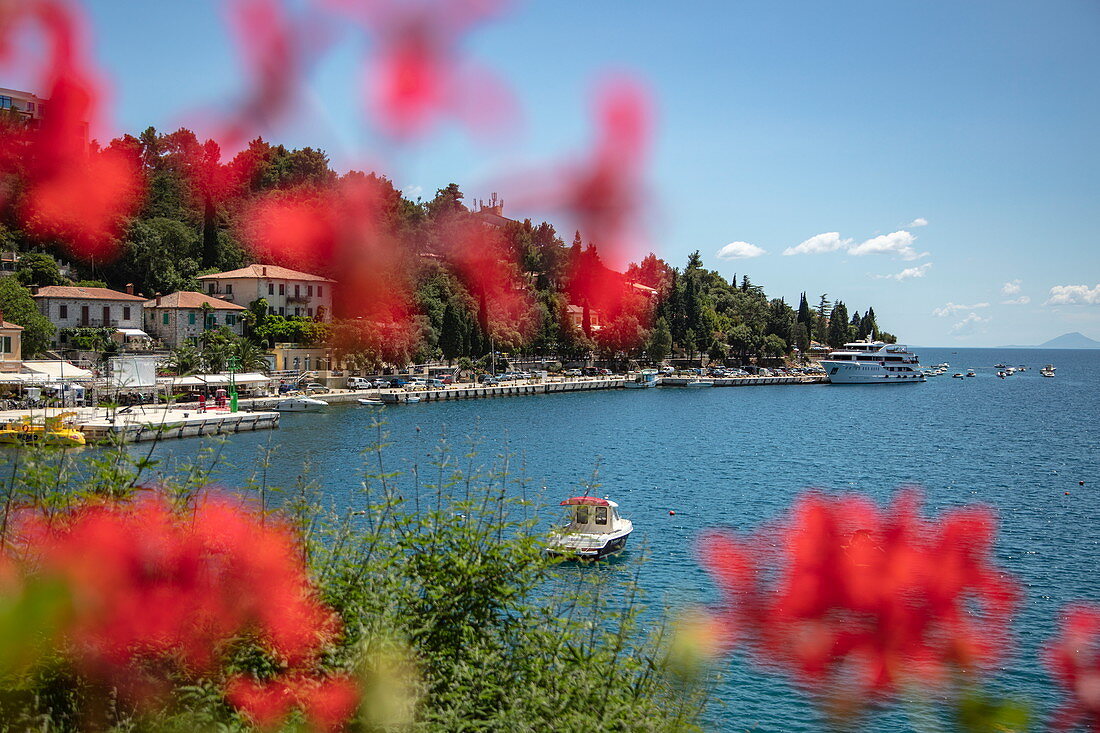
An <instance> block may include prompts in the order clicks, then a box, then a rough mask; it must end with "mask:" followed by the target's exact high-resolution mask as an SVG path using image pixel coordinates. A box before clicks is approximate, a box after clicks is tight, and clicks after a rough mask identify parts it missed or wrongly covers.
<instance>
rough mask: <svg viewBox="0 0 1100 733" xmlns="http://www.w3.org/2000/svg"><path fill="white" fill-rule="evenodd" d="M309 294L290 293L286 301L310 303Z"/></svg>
mask: <svg viewBox="0 0 1100 733" xmlns="http://www.w3.org/2000/svg"><path fill="white" fill-rule="evenodd" d="M310 300H311V299H310V297H309V296H308V295H288V296H286V302H288V303H308V302H309V301H310Z"/></svg>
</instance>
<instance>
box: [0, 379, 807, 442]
mask: <svg viewBox="0 0 1100 733" xmlns="http://www.w3.org/2000/svg"><path fill="white" fill-rule="evenodd" d="M627 381H629V379H628V378H627V377H624V376H621V375H613V376H605V377H578V378H549V379H529V380H515V381H511V382H504V383H501V384H494V385H482V384H454V385H446V386H443V387H433V388H385V389H367V390H362V389H360V390H340V391H332V392H326V393H323V394H320V395H318V397H320V398H321V399H322V400H323V401H324V402H327V403H329V404H341V403H357V402H358V401H359V400H360V399H373V400H378V401H380V402H381V403H382V404H390V405H397V404H405V403H408V402H410V401H413V402H438V401H443V400H468V399H486V398H492V397H514V396H522V395H540V394H564V393H569V392H589V391H595V390H609V389H623V388H624V386H625V385H626V382H627ZM708 381H709V382H711V383H712V385H713V386H714V387H751V386H765V385H804V384H822V383H824V382H826V381H827V380H826V379H825V378H824V377H808V376H784V377H751V376H750V377H734V378H714V379H708ZM691 382H692V379H691V378H685V377H663V378H661V379H658V380H657V384H658V386H663V387H669V388H674V387H687V386H690V383H691ZM285 399H286V397H285V396H277V397H274V396H273V397H254V398H245V399H241V400H240V401H239V404H238V410H237V411H236V412H229V411H227V410H224V409H204V408H203V407H202V406H200V404H199V403H197V402H177V403H172V404H169V405H163V404H160V405H133V406H127V407H76V408H62V407H45V408H36V409H31V410H26V409H23V410H4V411H0V425H4V424H18V423H20V422H23V421H31V420H41V419H44V418H47V417H57V416H68V417H69V418H70V420H71V423H72V424H73V426H74V427H76V428H77V429H78V430H80V431H81V432H82V433H84V436H85V437H86V439H87V441H88V442H89V443H98V444H104V443H113V442H125V443H135V442H144V441H151V440H166V439H169V438H194V437H202V436H211V435H229V434H232V433H240V432H248V431H253V430H272V429H275V428H278V427H279V415H280V412H279V403H280V402H281V401H283V400H285Z"/></svg>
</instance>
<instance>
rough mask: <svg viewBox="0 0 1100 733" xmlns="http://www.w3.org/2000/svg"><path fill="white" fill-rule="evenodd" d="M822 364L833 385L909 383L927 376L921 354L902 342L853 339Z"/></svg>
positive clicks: (830, 354) (923, 379)
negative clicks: (909, 348)
mask: <svg viewBox="0 0 1100 733" xmlns="http://www.w3.org/2000/svg"><path fill="white" fill-rule="evenodd" d="M821 366H822V367H824V368H825V373H826V374H828V376H829V382H830V383H832V384H905V383H912V382H923V381H925V379H926V376H925V374H924V373H923V371H922V369H921V365H920V359H919V358H917V355H916V354H914V353H912V352H911V351H909V350H908V349H907V348H905V346H903V345H901V344H887V343H885V342H882V341H870V340H868V341H853V342H851V343H847V344H844V347H843V348H840V349H837V350H836V351H832V352H830V353H829V355H828V356H827V357H825V358H824V359H822V360H821Z"/></svg>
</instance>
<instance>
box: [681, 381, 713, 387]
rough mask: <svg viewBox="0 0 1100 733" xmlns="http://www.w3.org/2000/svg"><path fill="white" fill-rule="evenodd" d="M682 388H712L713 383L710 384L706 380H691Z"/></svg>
mask: <svg viewBox="0 0 1100 733" xmlns="http://www.w3.org/2000/svg"><path fill="white" fill-rule="evenodd" d="M684 386H685V387H713V386H714V382H711V381H709V380H707V379H692V380H691V381H689V382H688V383H687V384H685V385H684Z"/></svg>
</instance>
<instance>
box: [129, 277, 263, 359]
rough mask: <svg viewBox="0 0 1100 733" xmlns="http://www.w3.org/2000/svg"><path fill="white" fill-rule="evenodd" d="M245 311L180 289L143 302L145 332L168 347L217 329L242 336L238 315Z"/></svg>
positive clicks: (221, 301)
mask: <svg viewBox="0 0 1100 733" xmlns="http://www.w3.org/2000/svg"><path fill="white" fill-rule="evenodd" d="M203 306H209V307H207V308H204V307H203ZM245 310H247V309H246V308H245V307H244V306H242V305H237V304H236V303H230V302H229V301H226V300H221V299H219V298H214V297H211V296H209V295H205V294H203V293H195V292H191V291H187V290H181V291H179V292H176V293H171V294H169V295H158V296H157V297H156V298H154V299H152V300H147V301H145V331H146V332H148V333H149V334H151V335H152V336H153V337H155V338H158V339H160V340H161V341H162V342H163V343H164V345H165V346H168V347H171V348H175V347H177V346H179V345H180V344H182V343H184V342H185V341H187V340H188V339H192V338H195V337H197V336H198V335H200V334H201V333H202V332H203V331H207V330H210V329H213V328H218V327H220V326H225V327H226V328H228V329H229V330H230V332H232V333H234V334H236V335H237V336H241V335H243V334H244V324H243V322H242V320H241V313H243V312H244V311H245Z"/></svg>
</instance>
